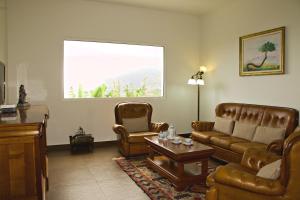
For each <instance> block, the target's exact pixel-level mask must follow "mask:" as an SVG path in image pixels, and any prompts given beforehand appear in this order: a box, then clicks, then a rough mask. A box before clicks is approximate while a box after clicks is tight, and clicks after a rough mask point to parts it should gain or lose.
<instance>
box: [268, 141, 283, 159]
mask: <svg viewBox="0 0 300 200" xmlns="http://www.w3.org/2000/svg"><path fill="white" fill-rule="evenodd" d="M283 144H284V140H275V141H273V142H271V143H270V144H269V145H268V147H267V151H270V152H274V153H277V154H279V155H282V150H283Z"/></svg>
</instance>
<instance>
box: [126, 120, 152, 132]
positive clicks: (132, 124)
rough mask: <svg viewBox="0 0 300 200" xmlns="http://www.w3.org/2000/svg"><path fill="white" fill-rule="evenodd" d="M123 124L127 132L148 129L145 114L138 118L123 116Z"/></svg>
mask: <svg viewBox="0 0 300 200" xmlns="http://www.w3.org/2000/svg"><path fill="white" fill-rule="evenodd" d="M122 121H123V126H125V128H126V130H127V131H128V132H129V133H134V132H146V131H149V126H148V118H147V116H144V117H139V118H123V119H122Z"/></svg>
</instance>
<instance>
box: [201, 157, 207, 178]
mask: <svg viewBox="0 0 300 200" xmlns="http://www.w3.org/2000/svg"><path fill="white" fill-rule="evenodd" d="M201 174H202V176H205V177H206V176H207V175H208V160H207V159H206V160H202V165H201Z"/></svg>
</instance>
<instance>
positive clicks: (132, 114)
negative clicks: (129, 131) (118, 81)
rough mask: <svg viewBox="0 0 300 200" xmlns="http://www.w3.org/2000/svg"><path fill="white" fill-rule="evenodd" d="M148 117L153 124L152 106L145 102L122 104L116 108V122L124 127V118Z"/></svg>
mask: <svg viewBox="0 0 300 200" xmlns="http://www.w3.org/2000/svg"><path fill="white" fill-rule="evenodd" d="M145 116H146V117H147V119H148V125H150V123H151V116H152V106H151V105H150V104H149V103H144V102H122V103H118V104H117V105H116V106H115V122H116V124H121V125H123V121H122V120H123V118H139V117H145Z"/></svg>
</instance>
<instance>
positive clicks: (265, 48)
mask: <svg viewBox="0 0 300 200" xmlns="http://www.w3.org/2000/svg"><path fill="white" fill-rule="evenodd" d="M275 50H276V47H275V44H274V43H272V42H269V41H268V42H266V43H264V44H263V45H262V46H261V47H260V48H259V51H260V52H262V53H264V59H263V60H262V62H261V63H260V64H255V63H248V64H247V68H248V70H251V66H253V67H256V68H260V67H261V66H263V64H264V63H265V62H266V60H267V58H268V52H272V51H275Z"/></svg>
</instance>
